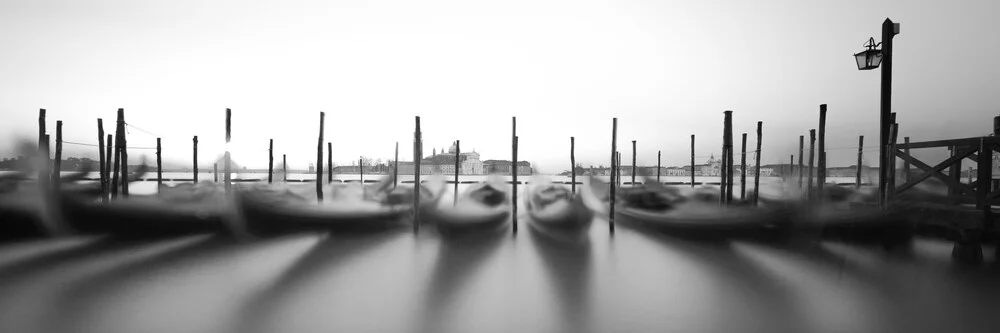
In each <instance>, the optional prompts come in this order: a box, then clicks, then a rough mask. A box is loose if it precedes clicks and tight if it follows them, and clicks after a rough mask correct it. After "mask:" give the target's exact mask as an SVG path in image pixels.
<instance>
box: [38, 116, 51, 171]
mask: <svg viewBox="0 0 1000 333" xmlns="http://www.w3.org/2000/svg"><path fill="white" fill-rule="evenodd" d="M45 145H48V142H45V109H38V151H39V152H41V151H42V147H43V146H45ZM48 158H49V157H48V156H47V155H46V156H45V159H46V160H48ZM45 163H48V161H45Z"/></svg>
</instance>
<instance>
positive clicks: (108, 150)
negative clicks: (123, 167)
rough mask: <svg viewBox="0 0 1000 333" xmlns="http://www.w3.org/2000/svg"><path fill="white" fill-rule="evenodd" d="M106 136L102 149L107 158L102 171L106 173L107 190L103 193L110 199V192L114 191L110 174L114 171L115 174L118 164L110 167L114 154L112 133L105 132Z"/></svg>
mask: <svg viewBox="0 0 1000 333" xmlns="http://www.w3.org/2000/svg"><path fill="white" fill-rule="evenodd" d="M107 138H108V139H107V140H106V141H105V149H104V155H105V156H106V157H107V159H106V160H104V172H106V173H107V174H106V175H104V178H106V179H107V181H108V191H107V193H105V196H107V197H108V198H109V199H110V198H111V192H112V191H115V187H114V186H113V185H112V184H111V174H112V173H116V174H117V173H118V171H117V168H118V164H115V165H114V167H115V169H112V168H111V167H112V161H113V160H114V159H115V156H114V144H113V143H112V140H113V139H114V135H111V134H107ZM112 170H115V171H112Z"/></svg>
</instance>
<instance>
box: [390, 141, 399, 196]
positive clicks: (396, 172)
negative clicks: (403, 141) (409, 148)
mask: <svg viewBox="0 0 1000 333" xmlns="http://www.w3.org/2000/svg"><path fill="white" fill-rule="evenodd" d="M398 181H399V141H396V155H395V157H393V160H392V188H393V189H395V188H396V183H397V182H398Z"/></svg>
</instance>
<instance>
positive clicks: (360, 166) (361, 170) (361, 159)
mask: <svg viewBox="0 0 1000 333" xmlns="http://www.w3.org/2000/svg"><path fill="white" fill-rule="evenodd" d="M358 175H360V178H361V179H360V180H359V181H360V182H361V189H362V190H364V189H365V157H364V156H361V157H358Z"/></svg>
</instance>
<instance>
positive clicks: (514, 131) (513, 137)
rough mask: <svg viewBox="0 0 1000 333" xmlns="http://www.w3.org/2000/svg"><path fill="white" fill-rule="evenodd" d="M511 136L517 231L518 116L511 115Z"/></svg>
mask: <svg viewBox="0 0 1000 333" xmlns="http://www.w3.org/2000/svg"><path fill="white" fill-rule="evenodd" d="M510 125H511V126H510V131H511V132H510V136H511V138H510V139H511V150H510V151H511V157H512V159H511V161H510V163H511V164H510V172H511V175H512V179H511V180H512V181H513V184H512V185H513V189H514V190H513V191H512V193H511V201H512V202H511V209H512V210H513V214H511V217H512V223H511V224H512V226H511V229H512V230H513V231H514V233H517V117H510Z"/></svg>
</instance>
